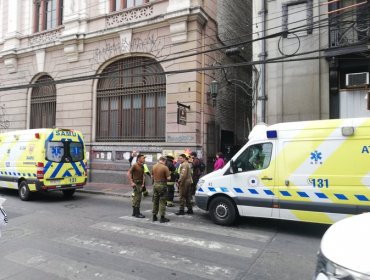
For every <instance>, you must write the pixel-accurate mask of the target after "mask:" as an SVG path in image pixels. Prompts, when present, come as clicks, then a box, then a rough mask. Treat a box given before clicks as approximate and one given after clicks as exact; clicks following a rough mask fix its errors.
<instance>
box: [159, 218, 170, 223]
mask: <svg viewBox="0 0 370 280" xmlns="http://www.w3.org/2000/svg"><path fill="white" fill-rule="evenodd" d="M169 221H170V219H167V218H165V217H164V216H161V219H160V220H159V222H160V223H167V222H169Z"/></svg>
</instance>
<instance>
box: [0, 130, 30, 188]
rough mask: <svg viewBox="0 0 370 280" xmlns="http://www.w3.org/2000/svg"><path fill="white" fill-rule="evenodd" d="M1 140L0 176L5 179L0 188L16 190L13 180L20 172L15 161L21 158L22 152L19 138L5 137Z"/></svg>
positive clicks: (15, 182) (16, 185) (15, 183)
mask: <svg viewBox="0 0 370 280" xmlns="http://www.w3.org/2000/svg"><path fill="white" fill-rule="evenodd" d="M1 140H2V141H1V143H0V145H1V148H0V153H1V155H2V156H1V157H0V162H1V167H0V176H2V178H5V180H4V181H1V186H2V187H5V188H11V189H18V182H17V181H16V180H14V178H18V177H19V174H20V173H21V170H19V168H18V166H17V164H16V162H17V159H18V158H19V157H20V156H22V154H23V153H24V151H23V150H21V149H20V143H19V137H16V136H14V135H7V136H4V137H3V138H2V139H1ZM10 151H11V152H10ZM27 175H28V174H27ZM27 175H26V176H27ZM30 176H32V175H30Z"/></svg>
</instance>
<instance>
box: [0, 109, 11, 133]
mask: <svg viewBox="0 0 370 280" xmlns="http://www.w3.org/2000/svg"><path fill="white" fill-rule="evenodd" d="M9 127H10V121H9V120H8V119H7V116H6V111H5V104H3V105H0V132H4V131H6V130H7V129H8V128H9Z"/></svg>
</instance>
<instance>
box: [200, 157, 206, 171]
mask: <svg viewBox="0 0 370 280" xmlns="http://www.w3.org/2000/svg"><path fill="white" fill-rule="evenodd" d="M199 161H200V163H199V170H200V172H202V173H203V172H204V171H205V170H206V165H205V164H204V162H203V160H201V159H200V160H199Z"/></svg>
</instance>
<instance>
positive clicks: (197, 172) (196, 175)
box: [190, 152, 202, 196]
mask: <svg viewBox="0 0 370 280" xmlns="http://www.w3.org/2000/svg"><path fill="white" fill-rule="evenodd" d="M190 157H191V158H192V169H193V173H192V174H193V175H192V179H193V183H192V184H191V195H192V196H193V195H195V190H196V188H197V184H198V181H199V179H200V176H202V170H201V164H202V162H201V160H200V159H199V158H198V154H197V153H196V152H191V153H190Z"/></svg>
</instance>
